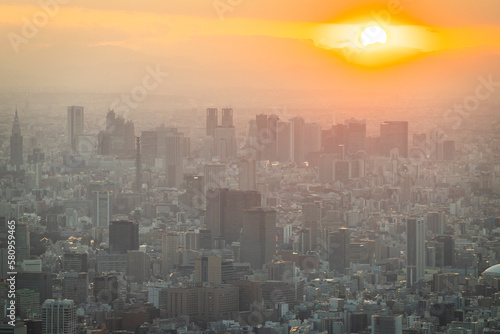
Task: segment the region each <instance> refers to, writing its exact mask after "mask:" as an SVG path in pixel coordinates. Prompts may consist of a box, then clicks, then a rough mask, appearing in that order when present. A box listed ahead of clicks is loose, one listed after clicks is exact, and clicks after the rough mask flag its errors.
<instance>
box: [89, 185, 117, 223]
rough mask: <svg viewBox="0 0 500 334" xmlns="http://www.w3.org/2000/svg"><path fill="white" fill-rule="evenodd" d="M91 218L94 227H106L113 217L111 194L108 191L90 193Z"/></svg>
mask: <svg viewBox="0 0 500 334" xmlns="http://www.w3.org/2000/svg"><path fill="white" fill-rule="evenodd" d="M91 207H92V220H93V223H94V226H95V227H108V226H109V222H110V221H111V219H112V217H113V212H112V207H113V205H112V203H111V194H110V192H109V191H95V192H93V193H92V206H91Z"/></svg>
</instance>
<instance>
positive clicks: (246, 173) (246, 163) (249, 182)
mask: <svg viewBox="0 0 500 334" xmlns="http://www.w3.org/2000/svg"><path fill="white" fill-rule="evenodd" d="M238 167H239V173H238V179H239V188H240V190H257V162H256V161H255V159H248V160H247V159H243V160H240V163H239V165H238Z"/></svg>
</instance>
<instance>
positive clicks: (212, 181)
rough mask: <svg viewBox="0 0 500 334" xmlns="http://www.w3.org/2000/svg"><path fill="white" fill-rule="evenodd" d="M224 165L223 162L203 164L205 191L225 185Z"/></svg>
mask: <svg viewBox="0 0 500 334" xmlns="http://www.w3.org/2000/svg"><path fill="white" fill-rule="evenodd" d="M225 170H226V167H225V166H224V165H223V164H208V165H205V166H203V172H204V174H205V186H204V188H205V191H208V190H210V189H217V188H224V187H225V186H226V174H225Z"/></svg>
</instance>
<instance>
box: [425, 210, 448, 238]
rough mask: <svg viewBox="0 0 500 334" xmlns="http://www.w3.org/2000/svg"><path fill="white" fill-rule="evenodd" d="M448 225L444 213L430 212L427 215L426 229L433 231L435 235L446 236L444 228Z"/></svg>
mask: <svg viewBox="0 0 500 334" xmlns="http://www.w3.org/2000/svg"><path fill="white" fill-rule="evenodd" d="M445 225H446V214H445V213H444V212H443V211H439V212H438V211H434V212H429V213H427V215H426V227H427V230H429V231H431V232H432V233H433V234H436V235H442V234H444V228H445Z"/></svg>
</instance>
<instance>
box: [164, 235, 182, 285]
mask: <svg viewBox="0 0 500 334" xmlns="http://www.w3.org/2000/svg"><path fill="white" fill-rule="evenodd" d="M178 247H179V235H178V234H177V233H166V234H163V236H162V240H161V272H162V275H163V276H164V277H167V276H168V275H170V273H171V272H172V270H173V269H174V266H175V265H177V264H179V251H178Z"/></svg>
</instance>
